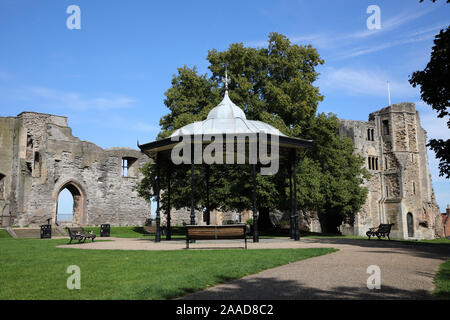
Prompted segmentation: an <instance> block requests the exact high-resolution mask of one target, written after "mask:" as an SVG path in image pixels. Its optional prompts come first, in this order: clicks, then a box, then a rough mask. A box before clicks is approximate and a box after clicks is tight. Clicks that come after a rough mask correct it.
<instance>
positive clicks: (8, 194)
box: [0, 117, 18, 226]
mask: <svg viewBox="0 0 450 320" xmlns="http://www.w3.org/2000/svg"><path fill="white" fill-rule="evenodd" d="M17 133H18V121H17V119H16V118H13V117H6V118H2V117H0V226H8V225H9V224H10V221H12V219H13V218H14V217H13V216H11V215H10V209H11V207H14V206H15V202H14V201H13V200H14V191H15V185H16V184H15V183H13V167H14V152H13V150H14V146H15V142H16V141H17Z"/></svg>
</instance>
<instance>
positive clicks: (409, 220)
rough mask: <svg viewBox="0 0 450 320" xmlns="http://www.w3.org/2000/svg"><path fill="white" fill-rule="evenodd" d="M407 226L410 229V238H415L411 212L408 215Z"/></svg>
mask: <svg viewBox="0 0 450 320" xmlns="http://www.w3.org/2000/svg"><path fill="white" fill-rule="evenodd" d="M406 226H407V229H408V237H409V238H412V237H414V218H413V215H412V213H411V212H408V214H407V215H406Z"/></svg>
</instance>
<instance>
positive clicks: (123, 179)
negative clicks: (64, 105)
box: [0, 112, 150, 226]
mask: <svg viewBox="0 0 450 320" xmlns="http://www.w3.org/2000/svg"><path fill="white" fill-rule="evenodd" d="M146 161H148V158H147V156H146V155H144V154H143V153H141V152H140V151H138V150H134V149H129V148H110V149H106V150H104V149H102V148H100V147H98V146H97V145H95V144H93V143H91V142H87V141H80V140H79V139H78V138H76V137H74V136H72V130H71V129H70V128H69V127H68V125H67V118H66V117H61V116H55V115H49V114H42V113H36V112H23V113H21V114H19V115H18V116H17V117H0V215H1V218H0V219H1V220H0V222H1V225H2V226H8V225H19V226H38V225H41V224H44V223H46V220H47V219H49V218H50V219H52V222H53V223H54V222H56V220H57V214H56V213H57V203H58V195H59V194H60V192H61V191H62V190H63V189H68V190H69V191H70V193H71V194H72V196H73V199H74V207H73V220H72V222H71V224H74V225H82V226H83V225H99V224H102V223H109V224H111V225H142V224H143V223H144V221H145V219H146V218H148V217H149V215H150V204H148V203H147V202H146V201H145V200H143V199H142V198H140V197H139V196H138V194H137V192H136V191H135V190H134V188H135V186H136V183H137V182H138V181H139V179H140V178H141V173H140V171H139V168H140V167H141V166H142V165H143V164H144V163H145V162H146ZM123 166H125V167H126V168H125V169H123V168H122V167H123Z"/></svg>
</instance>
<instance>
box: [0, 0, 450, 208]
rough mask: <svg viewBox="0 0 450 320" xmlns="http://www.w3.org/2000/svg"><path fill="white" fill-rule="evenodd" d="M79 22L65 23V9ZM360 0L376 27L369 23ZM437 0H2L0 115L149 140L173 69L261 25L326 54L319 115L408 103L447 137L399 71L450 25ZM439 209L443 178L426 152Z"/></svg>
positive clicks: (131, 143) (258, 33)
mask: <svg viewBox="0 0 450 320" xmlns="http://www.w3.org/2000/svg"><path fill="white" fill-rule="evenodd" d="M72 4H75V5H78V6H79V7H80V9H81V29H80V30H69V29H67V27H66V20H67V18H68V17H69V14H67V13H66V8H67V7H68V6H69V5H72ZM369 5H378V6H379V7H380V9H381V29H379V30H368V28H367V27H366V20H367V18H368V17H369V16H370V14H368V13H366V9H367V7H368V6H369ZM449 17H450V5H448V4H446V3H445V1H444V0H441V1H439V0H438V3H435V4H433V3H431V1H427V0H425V2H424V3H419V1H418V0H417V1H415V0H396V1H375V0H372V1H362V0H354V1H353V0H352V1H350V0H347V1H302V0H300V1H264V0H263V1H261V0H259V1H233V0H230V1H226V2H224V1H158V2H156V1H144V0H142V1H138V0H134V1H119V0H117V1H103V0H95V1H92V0H90V1H86V0H72V1H64V0H58V1H56V0H51V1H50V0H46V1H43V0H40V1H22V0H0V39H1V42H0V46H1V47H0V48H1V50H0V116H15V115H17V114H19V113H20V112H22V111H25V110H26V111H37V112H45V113H52V114H58V115H64V116H67V117H68V118H69V125H70V126H71V127H72V129H73V133H74V135H75V136H77V137H79V138H80V139H82V140H88V141H92V142H94V143H96V144H98V145H99V146H101V147H104V148H109V147H113V146H123V147H136V141H137V140H139V141H140V142H141V143H142V142H149V141H152V140H154V138H155V136H156V134H157V133H158V131H159V119H160V117H161V116H163V115H164V114H166V113H167V112H168V110H167V109H166V108H165V106H164V104H163V99H164V92H165V91H166V90H167V89H168V88H169V87H170V81H171V78H172V75H173V74H175V73H176V70H177V68H178V67H182V66H183V65H187V66H189V67H192V66H197V67H198V69H199V71H200V72H201V73H207V72H208V69H207V61H206V60H205V58H206V55H207V53H208V50H210V49H213V48H214V49H217V50H225V49H227V48H228V46H229V44H231V43H234V42H243V43H244V44H245V45H247V46H253V47H259V46H265V44H266V40H267V36H268V34H269V33H270V32H279V33H282V34H284V35H286V36H288V37H289V38H290V39H291V41H292V42H294V43H297V44H312V45H313V46H314V47H316V48H317V49H318V51H319V54H320V55H321V56H322V58H323V59H324V60H325V64H324V65H323V66H320V67H319V68H318V71H319V72H320V74H321V75H320V77H319V80H318V81H317V83H316V84H317V85H318V86H319V87H320V91H321V93H322V94H323V95H324V96H325V99H324V101H323V102H322V103H321V104H320V105H319V111H324V112H333V113H336V114H337V115H338V117H340V118H345V119H354V120H367V118H368V114H369V113H370V112H373V111H376V110H378V109H380V108H382V107H385V106H387V104H388V98H387V86H386V81H387V80H389V81H390V86H391V100H392V103H397V102H404V101H408V102H414V103H416V106H417V109H418V110H419V112H420V116H421V121H422V126H423V127H424V128H425V129H426V130H427V132H428V135H429V137H434V138H448V137H449V130H448V129H447V128H446V126H445V122H444V121H441V120H439V119H437V118H436V116H435V113H434V112H433V111H432V110H431V108H429V107H428V106H426V105H424V103H423V102H421V101H420V94H419V90H418V89H414V88H412V87H411V86H410V85H409V83H408V76H409V75H410V74H411V73H412V72H414V71H416V70H420V69H423V68H424V67H425V65H426V63H427V62H428V61H429V58H430V52H431V47H432V45H433V38H434V36H435V35H436V34H437V33H438V32H439V30H440V29H441V28H444V27H445V26H447V25H448V24H450V18H449ZM428 154H429V164H430V170H431V173H432V179H433V186H434V190H435V193H436V198H437V201H438V204H439V205H440V207H441V211H443V210H444V209H445V207H446V206H447V204H449V203H450V188H449V181H448V180H445V179H443V178H442V177H439V176H438V169H437V164H438V162H437V161H436V159H435V158H434V154H433V153H432V152H429V153H428Z"/></svg>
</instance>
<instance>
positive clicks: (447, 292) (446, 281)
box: [434, 260, 450, 300]
mask: <svg viewBox="0 0 450 320" xmlns="http://www.w3.org/2000/svg"><path fill="white" fill-rule="evenodd" d="M434 283H435V284H436V290H435V292H434V294H435V295H436V297H437V298H439V299H446V300H449V299H450V260H449V261H447V262H444V263H443V264H441V266H440V267H439V271H438V273H437V274H436V276H435V277H434Z"/></svg>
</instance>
